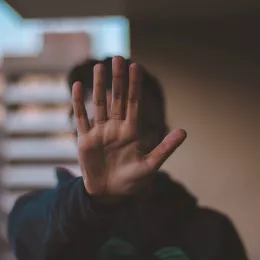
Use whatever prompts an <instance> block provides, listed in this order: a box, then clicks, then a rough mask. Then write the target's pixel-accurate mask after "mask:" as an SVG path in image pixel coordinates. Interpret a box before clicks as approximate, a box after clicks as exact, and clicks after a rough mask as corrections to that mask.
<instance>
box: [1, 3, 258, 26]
mask: <svg viewBox="0 0 260 260" xmlns="http://www.w3.org/2000/svg"><path fill="white" fill-rule="evenodd" d="M6 2H7V3H9V5H10V6H12V7H13V8H14V9H15V10H16V11H17V12H18V13H19V14H20V15H21V16H22V17H24V18H57V17H86V16H107V15H123V16H126V17H128V18H131V19H135V20H150V21H151V20H165V19H166V20H168V19H173V18H174V19H176V18H177V19H182V18H184V19H185V18H191V17H192V18H200V17H213V16H219V15H226V14H228V15H230V14H239V13H250V12H256V11H257V12H258V11H260V1H259V0H236V1H234V0H197V1H195V0H179V1H177V0H156V1H155V0H154V1H152V0H73V1H71V0H70V1H68V0H67V1H64V0H23V1H21V0H6Z"/></svg>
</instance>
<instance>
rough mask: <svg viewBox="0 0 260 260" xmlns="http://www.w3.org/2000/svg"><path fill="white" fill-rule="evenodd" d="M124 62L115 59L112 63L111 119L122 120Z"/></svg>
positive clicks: (121, 59) (117, 58)
mask: <svg viewBox="0 0 260 260" xmlns="http://www.w3.org/2000/svg"><path fill="white" fill-rule="evenodd" d="M125 66H126V65H125V60H124V58H122V57H119V56H118V57H115V58H113V61H112V71H113V72H112V73H113V82H112V85H113V87H112V104H111V114H110V118H111V119H121V120H122V119H124V92H125V87H126V75H125V74H126V73H125V72H126V70H125Z"/></svg>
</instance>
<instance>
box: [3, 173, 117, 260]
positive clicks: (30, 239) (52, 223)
mask: <svg viewBox="0 0 260 260" xmlns="http://www.w3.org/2000/svg"><path fill="white" fill-rule="evenodd" d="M64 176H65V175H64ZM67 177H68V176H67ZM67 177H66V176H65V179H66V180H65V181H64V180H62V181H61V179H62V178H63V179H64V177H61V175H60V176H59V175H58V179H59V184H58V185H57V187H56V188H55V189H50V190H45V191H41V192H32V193H29V194H27V195H25V196H23V197H21V198H20V199H18V201H17V202H16V203H15V205H14V208H13V210H12V211H11V213H10V215H9V219H8V220H9V223H8V235H9V242H10V245H11V247H12V250H13V251H14V253H15V255H16V256H17V258H18V259H19V260H38V259H39V260H41V259H48V260H50V259H51V260H52V259H64V256H65V255H66V256H68V254H70V252H71V251H72V250H71V249H73V248H74V246H75V244H78V243H77V242H78V241H82V240H84V242H85V243H86V245H89V246H90V247H91V245H92V244H93V243H94V242H93V241H96V239H98V238H97V237H96V236H98V235H99V236H100V235H102V232H103V233H104V231H102V230H105V229H104V228H103V229H102V230H100V229H101V227H102V226H103V227H104V225H107V224H108V223H109V220H110V219H112V218H114V217H115V216H114V215H113V214H115V212H116V211H115V212H113V214H110V213H109V214H103V212H102V214H99V212H98V213H97V212H96V211H94V210H93V207H92V205H91V204H92V199H91V197H90V196H89V195H88V194H87V193H86V191H85V188H84V184H83V180H82V178H81V177H79V178H74V177H73V178H67ZM68 248H70V251H69V250H68ZM73 251H74V256H75V254H77V249H76V248H74V250H73ZM72 259H73V258H72Z"/></svg>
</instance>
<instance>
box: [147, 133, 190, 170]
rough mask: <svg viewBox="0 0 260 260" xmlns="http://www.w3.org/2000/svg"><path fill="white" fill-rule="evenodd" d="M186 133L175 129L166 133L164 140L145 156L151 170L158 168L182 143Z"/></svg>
mask: <svg viewBox="0 0 260 260" xmlns="http://www.w3.org/2000/svg"><path fill="white" fill-rule="evenodd" d="M186 137H187V133H186V132H185V130H183V129H177V130H175V131H173V132H171V133H170V134H168V135H167V136H166V137H165V138H164V140H163V141H162V142H161V143H160V144H159V145H158V146H157V147H156V148H155V149H154V150H153V151H152V152H151V153H150V154H148V155H147V157H146V163H147V165H148V167H149V169H150V170H151V171H156V170H158V169H159V168H160V167H161V165H162V164H163V163H164V162H165V161H166V160H167V159H168V157H169V156H170V155H171V154H172V153H173V152H174V151H175V150H176V149H177V148H178V147H179V146H180V145H181V144H182V143H183V141H184V140H185V139H186Z"/></svg>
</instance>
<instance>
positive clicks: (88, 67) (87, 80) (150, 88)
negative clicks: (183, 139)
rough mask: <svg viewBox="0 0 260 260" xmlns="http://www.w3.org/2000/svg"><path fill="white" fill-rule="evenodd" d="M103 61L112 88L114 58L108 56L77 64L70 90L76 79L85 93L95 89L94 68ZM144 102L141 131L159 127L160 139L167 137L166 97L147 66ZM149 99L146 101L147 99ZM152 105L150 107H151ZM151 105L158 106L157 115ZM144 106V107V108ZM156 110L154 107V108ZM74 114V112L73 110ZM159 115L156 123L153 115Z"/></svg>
mask: <svg viewBox="0 0 260 260" xmlns="http://www.w3.org/2000/svg"><path fill="white" fill-rule="evenodd" d="M98 63H103V64H104V65H105V69H106V81H107V84H106V85H107V88H108V89H111V88H112V58H111V57H108V58H106V59H104V60H101V61H100V60H94V59H88V60H86V61H85V62H84V63H82V64H79V65H77V66H76V67H74V68H73V69H72V70H71V72H70V73H69V75H68V84H69V88H70V91H72V86H73V84H74V83H75V82H76V81H80V82H81V83H82V85H83V91H84V95H85V96H86V95H87V90H92V89H93V68H94V66H95V65H96V64H98ZM131 63H132V62H131V60H129V59H127V60H126V70H127V73H126V75H127V76H128V68H129V65H130V64H131ZM142 83H143V84H142V87H143V88H142V96H143V98H142V99H141V100H142V104H143V106H142V104H141V113H140V116H141V118H142V120H141V126H140V127H141V131H142V132H146V131H147V130H148V131H149V130H151V128H155V129H157V131H158V132H159V133H160V134H159V133H158V135H159V136H158V137H159V139H160V141H161V140H162V139H163V138H164V137H165V134H166V133H167V132H168V128H167V126H166V123H165V108H164V97H163V93H162V90H161V86H160V84H159V82H158V80H157V79H156V77H154V76H153V75H151V74H150V73H149V72H148V71H147V70H146V69H145V68H142ZM148 99H149V101H148V102H147V103H146V102H145V100H148ZM146 104H147V105H146ZM149 106H150V107H149ZM151 106H155V107H156V115H157V116H156V115H155V114H153V115H151V112H150V113H149V110H150V109H151ZM142 107H143V109H142ZM153 111H154V109H153ZM71 115H73V112H71ZM153 116H154V117H157V118H156V120H155V122H157V123H156V125H154V123H153V121H152V120H151V117H153ZM160 141H158V142H160Z"/></svg>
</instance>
